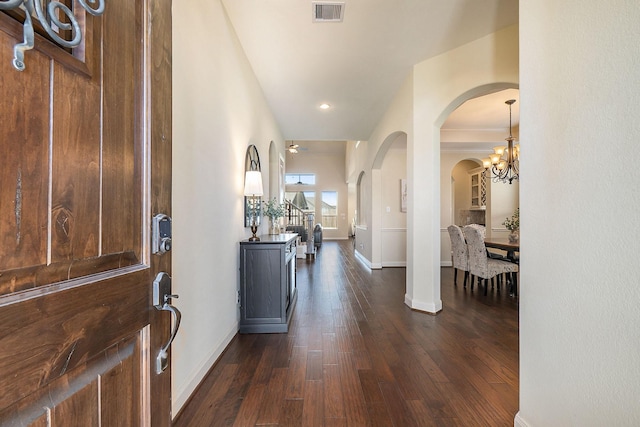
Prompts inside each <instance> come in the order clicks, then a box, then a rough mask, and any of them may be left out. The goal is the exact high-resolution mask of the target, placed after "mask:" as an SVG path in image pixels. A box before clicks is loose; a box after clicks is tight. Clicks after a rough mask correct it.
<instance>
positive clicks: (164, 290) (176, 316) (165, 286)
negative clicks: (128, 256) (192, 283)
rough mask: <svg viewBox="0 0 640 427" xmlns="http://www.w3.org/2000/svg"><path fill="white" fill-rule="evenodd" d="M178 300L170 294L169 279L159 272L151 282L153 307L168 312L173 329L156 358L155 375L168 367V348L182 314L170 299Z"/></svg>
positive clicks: (176, 296) (165, 274)
mask: <svg viewBox="0 0 640 427" xmlns="http://www.w3.org/2000/svg"><path fill="white" fill-rule="evenodd" d="M172 298H178V295H172V294H171V277H169V275H168V274H167V273H165V272H160V273H158V275H157V276H156V278H155V280H154V281H153V306H154V307H155V308H156V309H158V310H161V311H169V312H171V314H172V317H173V327H172V328H171V336H170V337H169V341H167V343H166V344H165V345H163V346H162V348H160V352H159V353H158V356H157V357H156V373H157V374H161V373H162V372H163V371H164V370H165V369H167V366H169V360H168V359H169V346H170V345H171V343H172V342H173V340H174V339H175V337H176V334H177V333H178V328H179V327H180V319H182V314H181V313H180V310H178V309H177V308H176V307H174V306H172V305H171V299H172Z"/></svg>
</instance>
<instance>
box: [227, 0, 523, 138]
mask: <svg viewBox="0 0 640 427" xmlns="http://www.w3.org/2000/svg"><path fill="white" fill-rule="evenodd" d="M343 1H344V3H345V8H344V21H343V22H341V23H313V22H312V1H311V0H222V3H223V4H224V7H225V9H226V11H227V14H228V16H229V19H230V21H231V23H232V25H233V27H234V28H235V30H236V33H237V35H238V38H239V40H240V43H241V44H242V47H243V49H244V51H245V53H246V55H247V57H248V59H249V62H250V64H251V66H252V68H253V70H254V72H255V74H256V76H257V79H258V81H259V83H260V85H261V87H262V89H263V91H264V94H265V96H266V99H267V102H268V103H269V105H270V107H271V109H272V111H273V112H274V115H275V117H276V120H277V122H278V124H279V126H280V129H281V130H282V132H283V136H284V138H285V139H286V140H298V141H300V140H316V141H317V140H367V139H368V138H369V136H370V135H371V132H372V131H373V128H374V126H375V125H376V123H377V122H378V121H379V120H380V118H381V117H382V114H383V113H384V112H385V111H386V109H387V108H388V105H389V103H390V101H391V99H392V97H393V95H394V94H395V93H396V92H397V90H398V89H399V87H400V84H401V83H402V82H403V81H404V79H405V78H406V77H407V75H408V73H409V71H410V69H411V66H412V65H414V64H417V63H419V62H421V61H424V60H425V59H427V58H430V57H433V56H435V55H438V54H440V53H443V52H446V51H448V50H450V49H452V48H455V47H457V46H460V45H463V44H465V43H468V42H470V41H472V40H475V39H478V38H480V37H482V36H485V35H487V34H489V33H492V32H494V31H496V30H498V29H501V28H504V27H506V26H509V25H512V24H515V23H516V22H517V20H518V0H386V1H382V0H343ZM504 101H505V100H504V99H500V100H499V102H497V105H498V107H497V108H498V109H499V110H500V114H499V120H500V123H502V122H503V121H504V117H505V111H504V108H505V107H506V106H505V105H504ZM325 102H326V103H328V104H330V105H331V108H330V109H329V110H321V109H320V108H319V105H320V104H321V103H325ZM467 104H469V102H467V103H465V104H464V105H465V106H466V105H467ZM463 107H464V106H463ZM454 114H455V113H454ZM506 114H507V116H506V117H507V118H508V110H507V113H506ZM469 116H470V120H475V122H466V118H465V115H463V114H461V113H460V114H458V115H457V116H455V117H454V118H451V119H450V121H448V122H447V126H462V127H463V128H466V127H473V126H480V125H482V124H483V123H484V124H485V126H487V125H486V123H489V122H490V120H489V119H488V118H487V117H488V116H491V114H490V112H489V111H488V110H487V109H486V108H485V107H475V108H474V109H473V110H472V111H471V114H470V115H469ZM488 126H496V124H495V123H494V124H489V125H488ZM499 127H503V125H500V126H499Z"/></svg>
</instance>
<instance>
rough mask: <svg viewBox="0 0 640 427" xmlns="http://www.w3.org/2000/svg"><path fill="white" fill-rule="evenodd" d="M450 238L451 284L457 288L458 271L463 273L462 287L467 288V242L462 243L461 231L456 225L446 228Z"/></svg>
mask: <svg viewBox="0 0 640 427" xmlns="http://www.w3.org/2000/svg"><path fill="white" fill-rule="evenodd" d="M447 231H448V232H449V237H450V238H451V251H452V252H453V284H454V285H455V286H458V270H462V271H464V280H463V285H464V287H465V288H466V287H467V280H468V279H469V251H468V250H467V242H465V241H464V235H463V234H462V229H461V228H460V227H458V226H457V225H450V226H449V227H447Z"/></svg>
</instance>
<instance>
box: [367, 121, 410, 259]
mask: <svg viewBox="0 0 640 427" xmlns="http://www.w3.org/2000/svg"><path fill="white" fill-rule="evenodd" d="M406 144H407V134H406V133H405V132H402V131H396V132H392V133H390V134H389V135H388V136H387V137H386V138H385V139H384V141H383V142H382V144H381V145H380V148H379V149H378V151H377V152H376V155H375V157H374V160H373V164H372V167H371V224H370V227H369V230H370V231H369V232H370V235H371V268H382V267H383V266H385V265H386V266H398V265H406V234H407V226H406V215H403V216H404V217H405V218H404V220H402V219H398V218H396V221H395V223H394V225H395V226H394V227H388V228H385V227H384V220H383V216H385V217H386V216H391V215H390V214H391V206H395V205H398V208H397V209H396V208H395V207H394V209H393V210H394V211H396V210H399V209H400V207H399V203H400V198H401V195H400V191H401V184H400V179H406V167H407V164H406V163H407V161H406ZM394 146H396V147H404V148H403V149H404V155H403V159H402V163H401V165H400V166H402V171H403V172H402V177H399V176H396V177H395V178H393V179H394V180H395V179H397V181H395V182H394V183H392V184H391V185H394V184H397V186H396V187H395V190H396V191H388V190H389V189H388V188H385V187H388V185H387V184H388V181H387V180H388V179H389V177H388V176H387V175H386V174H384V173H383V172H384V171H383V164H384V162H385V159H387V157H388V154H389V150H390V149H391V148H392V147H394ZM405 185H406V181H405ZM395 192H397V198H396V197H394V196H393V194H391V195H390V194H389V193H395ZM394 198H396V199H397V200H395V203H394V200H393V199H394ZM383 233H384V237H383ZM383 245H386V248H394V247H395V248H398V247H399V245H402V248H401V253H398V254H396V253H394V254H393V255H392V254H391V253H388V254H385V258H383ZM395 252H397V251H395ZM400 258H402V259H400Z"/></svg>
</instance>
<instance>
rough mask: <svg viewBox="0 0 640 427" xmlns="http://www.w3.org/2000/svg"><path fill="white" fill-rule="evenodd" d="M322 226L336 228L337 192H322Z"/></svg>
mask: <svg viewBox="0 0 640 427" xmlns="http://www.w3.org/2000/svg"><path fill="white" fill-rule="evenodd" d="M322 227H324V228H338V192H337V191H323V192H322Z"/></svg>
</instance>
